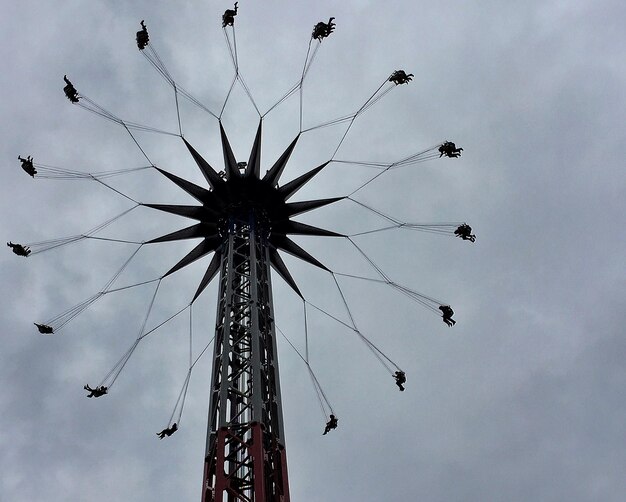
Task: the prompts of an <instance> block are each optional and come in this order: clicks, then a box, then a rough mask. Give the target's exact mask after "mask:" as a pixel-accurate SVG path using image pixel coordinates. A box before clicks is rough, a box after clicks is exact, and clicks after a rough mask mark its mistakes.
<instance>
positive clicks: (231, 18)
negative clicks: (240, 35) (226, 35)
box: [222, 2, 239, 28]
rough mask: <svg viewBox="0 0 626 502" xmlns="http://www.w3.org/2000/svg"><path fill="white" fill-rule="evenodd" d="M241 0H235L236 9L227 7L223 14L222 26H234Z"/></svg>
mask: <svg viewBox="0 0 626 502" xmlns="http://www.w3.org/2000/svg"><path fill="white" fill-rule="evenodd" d="M238 3H239V2H235V9H234V10H233V9H226V10H225V11H224V14H223V15H222V28H226V27H227V26H233V25H234V24H235V16H236V15H237V10H238V7H237V4H238Z"/></svg>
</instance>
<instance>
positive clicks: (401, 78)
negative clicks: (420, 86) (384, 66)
mask: <svg viewBox="0 0 626 502" xmlns="http://www.w3.org/2000/svg"><path fill="white" fill-rule="evenodd" d="M414 76H415V75H413V74H412V73H409V74H408V75H407V74H406V73H405V71H404V70H396V71H394V72H393V73H392V74H391V76H390V77H389V82H393V83H394V84H396V85H400V84H408V83H409V82H410V81H411V80H413V77H414Z"/></svg>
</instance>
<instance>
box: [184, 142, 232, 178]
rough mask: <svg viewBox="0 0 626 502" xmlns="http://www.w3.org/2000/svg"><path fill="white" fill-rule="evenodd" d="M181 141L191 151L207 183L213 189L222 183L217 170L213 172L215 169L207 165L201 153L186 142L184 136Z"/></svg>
mask: <svg viewBox="0 0 626 502" xmlns="http://www.w3.org/2000/svg"><path fill="white" fill-rule="evenodd" d="M183 141H184V142H185V145H186V146H187V149H188V150H189V152H190V153H191V156H192V157H193V160H195V161H196V164H198V167H199V168H200V171H202V174H203V175H204V178H205V179H206V180H207V182H208V183H209V185H211V188H213V189H215V188H216V187H218V186H220V185H222V184H224V180H223V179H222V178H220V177H219V175H218V174H217V172H215V169H213V168H212V167H211V166H210V165H209V163H208V162H207V161H206V160H204V159H203V158H202V155H200V154H199V153H198V152H197V151H196V150H195V148H194V147H193V146H191V145H190V144H189V143H187V140H186V139H185V138H183Z"/></svg>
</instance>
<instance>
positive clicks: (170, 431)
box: [157, 423, 178, 439]
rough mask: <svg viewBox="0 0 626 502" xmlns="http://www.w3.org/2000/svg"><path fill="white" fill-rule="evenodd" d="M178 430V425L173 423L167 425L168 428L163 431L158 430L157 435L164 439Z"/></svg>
mask: <svg viewBox="0 0 626 502" xmlns="http://www.w3.org/2000/svg"><path fill="white" fill-rule="evenodd" d="M177 430H178V425H176V424H175V423H173V424H172V426H171V427H167V428H166V429H163V430H162V431H161V432H157V436H159V439H163V438H164V437H165V436H167V437H170V436H171V435H172V434H174V433H175V432H176V431H177Z"/></svg>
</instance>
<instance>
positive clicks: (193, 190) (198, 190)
mask: <svg viewBox="0 0 626 502" xmlns="http://www.w3.org/2000/svg"><path fill="white" fill-rule="evenodd" d="M156 169H157V171H159V172H160V173H161V174H162V175H163V176H165V177H167V178H169V179H170V180H171V181H173V182H174V183H176V184H177V185H178V186H179V187H180V188H182V189H183V190H184V191H185V192H187V193H188V194H189V195H191V196H192V197H193V198H195V199H196V200H197V201H199V202H207V201H208V200H210V198H211V192H210V191H208V190H207V189H206V188H202V187H199V186H198V185H195V184H194V183H191V182H190V181H187V180H184V179H183V178H180V177H178V176H176V175H175V174H172V173H169V172H167V171H165V170H164V169H161V168H159V167H157V168H156Z"/></svg>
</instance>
